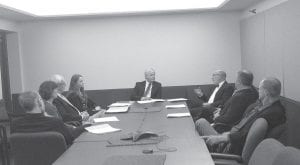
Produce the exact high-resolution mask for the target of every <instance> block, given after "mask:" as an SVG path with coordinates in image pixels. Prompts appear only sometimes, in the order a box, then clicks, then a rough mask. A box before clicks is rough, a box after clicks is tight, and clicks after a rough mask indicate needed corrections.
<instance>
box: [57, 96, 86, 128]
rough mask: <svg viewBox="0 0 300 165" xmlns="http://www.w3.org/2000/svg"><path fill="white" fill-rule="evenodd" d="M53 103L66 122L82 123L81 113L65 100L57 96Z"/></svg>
mask: <svg viewBox="0 0 300 165" xmlns="http://www.w3.org/2000/svg"><path fill="white" fill-rule="evenodd" d="M53 104H54V105H55V106H56V108H57V110H58V112H59V113H60V116H61V117H62V119H63V121H64V122H72V121H77V122H80V123H81V121H82V117H81V116H80V115H79V113H78V111H77V110H76V109H75V108H74V107H73V106H71V105H70V104H68V103H67V102H66V101H65V100H63V99H62V98H60V97H57V98H56V99H54V100H53Z"/></svg>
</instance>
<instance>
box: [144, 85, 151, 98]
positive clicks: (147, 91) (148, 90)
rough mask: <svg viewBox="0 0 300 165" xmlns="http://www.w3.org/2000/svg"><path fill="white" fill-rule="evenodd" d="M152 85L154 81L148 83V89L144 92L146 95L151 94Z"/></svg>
mask: <svg viewBox="0 0 300 165" xmlns="http://www.w3.org/2000/svg"><path fill="white" fill-rule="evenodd" d="M151 85H152V83H149V84H148V86H147V88H146V91H145V93H144V97H147V95H148V94H149V92H150V88H151Z"/></svg>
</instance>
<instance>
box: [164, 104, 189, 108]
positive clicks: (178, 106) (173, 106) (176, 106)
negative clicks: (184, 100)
mask: <svg viewBox="0 0 300 165" xmlns="http://www.w3.org/2000/svg"><path fill="white" fill-rule="evenodd" d="M185 107H186V106H185V105H184V104H177V105H166V108H167V109H172V108H173V109H174V108H185Z"/></svg>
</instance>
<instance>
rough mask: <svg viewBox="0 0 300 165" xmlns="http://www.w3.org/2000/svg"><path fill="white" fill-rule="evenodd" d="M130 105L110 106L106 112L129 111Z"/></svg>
mask: <svg viewBox="0 0 300 165" xmlns="http://www.w3.org/2000/svg"><path fill="white" fill-rule="evenodd" d="M128 108H129V107H128V106H127V107H110V108H109V109H108V110H107V111H106V112H105V113H121V112H127V111H128Z"/></svg>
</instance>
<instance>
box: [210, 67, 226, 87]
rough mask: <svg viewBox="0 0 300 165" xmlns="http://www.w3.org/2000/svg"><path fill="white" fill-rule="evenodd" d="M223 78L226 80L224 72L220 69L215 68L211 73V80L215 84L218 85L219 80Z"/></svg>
mask: <svg viewBox="0 0 300 165" xmlns="http://www.w3.org/2000/svg"><path fill="white" fill-rule="evenodd" d="M225 80H226V72H224V71H222V70H216V71H215V72H214V73H213V75H212V81H213V83H214V84H216V85H219V83H220V82H222V81H225Z"/></svg>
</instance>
